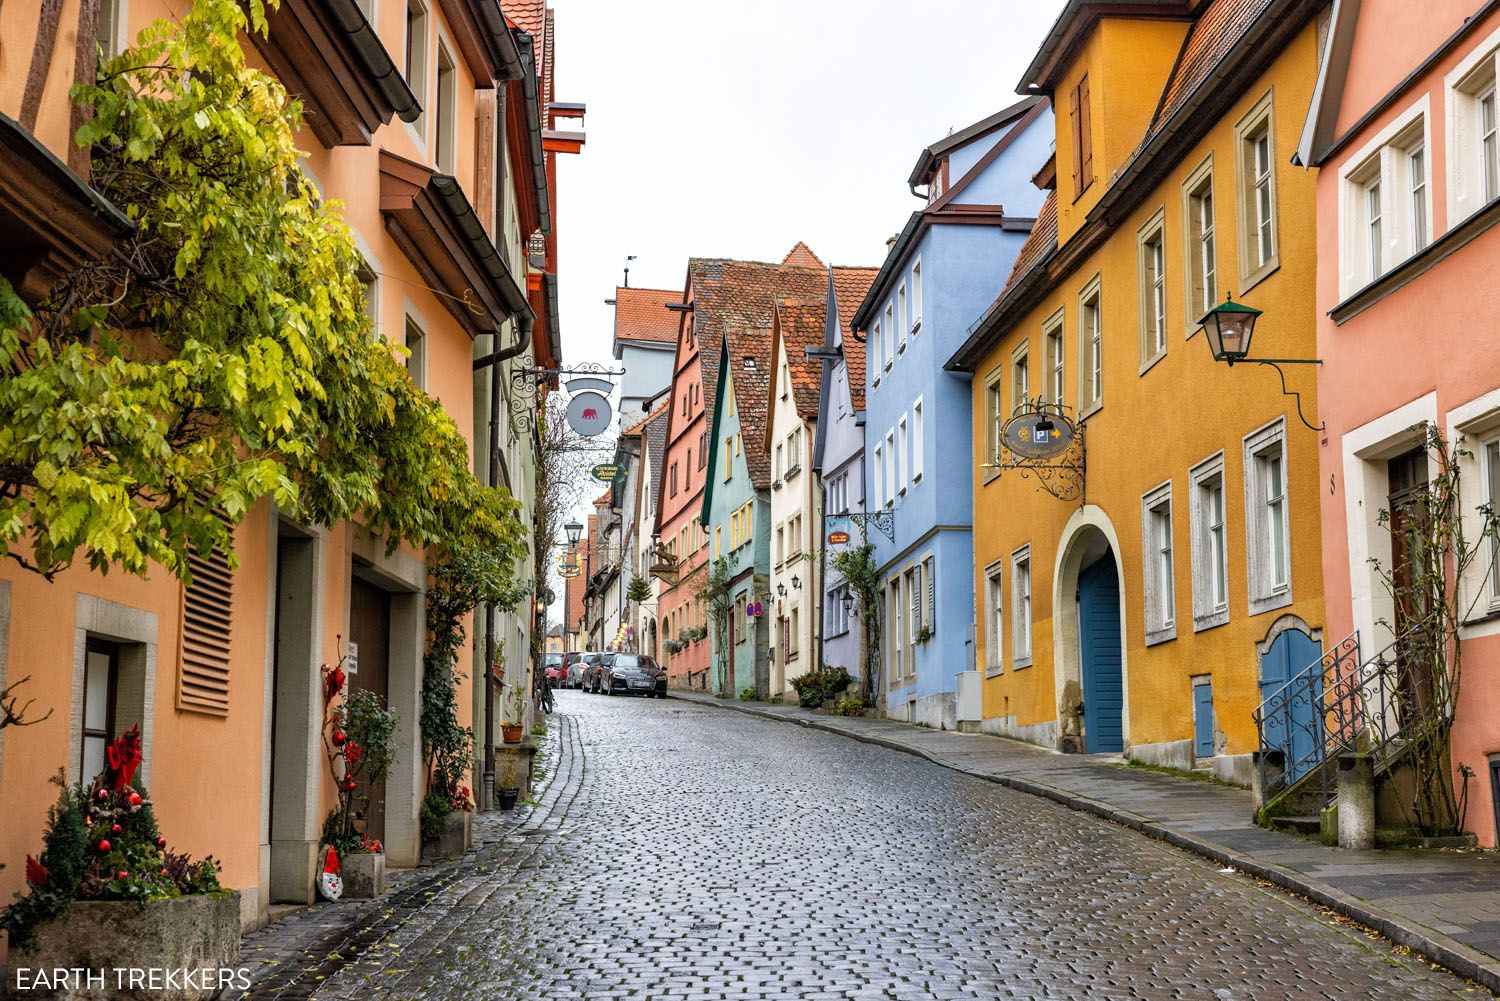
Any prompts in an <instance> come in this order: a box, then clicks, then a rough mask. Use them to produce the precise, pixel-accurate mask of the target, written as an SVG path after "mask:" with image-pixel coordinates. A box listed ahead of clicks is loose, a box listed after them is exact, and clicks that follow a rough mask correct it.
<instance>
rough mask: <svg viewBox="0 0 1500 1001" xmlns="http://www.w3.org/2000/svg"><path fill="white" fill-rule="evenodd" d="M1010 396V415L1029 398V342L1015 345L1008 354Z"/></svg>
mask: <svg viewBox="0 0 1500 1001" xmlns="http://www.w3.org/2000/svg"><path fill="white" fill-rule="evenodd" d="M1010 395H1011V399H1012V400H1013V401H1014V402H1013V403H1012V404H1011V408H1010V410H1011V413H1013V414H1014V413H1015V412H1016V411H1017V410H1018V409H1020V408H1021V407H1022V406H1024V405H1025V403H1026V401H1027V400H1029V399H1030V398H1031V341H1030V340H1029V339H1028V340H1024V341H1022V342H1021V343H1020V344H1017V345H1016V347H1015V350H1013V351H1011V353H1010Z"/></svg>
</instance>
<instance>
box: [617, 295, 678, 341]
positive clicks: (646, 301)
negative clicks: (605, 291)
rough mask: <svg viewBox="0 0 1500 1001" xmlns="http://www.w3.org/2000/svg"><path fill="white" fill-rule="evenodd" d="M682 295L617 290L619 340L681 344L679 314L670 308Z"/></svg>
mask: <svg viewBox="0 0 1500 1001" xmlns="http://www.w3.org/2000/svg"><path fill="white" fill-rule="evenodd" d="M681 301H682V293H681V292H680V291H679V292H672V291H669V290H667V289H659V288H624V287H623V286H617V287H616V288H615V340H616V341H658V342H661V343H665V344H675V343H676V342H677V317H678V314H677V313H674V312H672V311H671V310H670V309H668V308H667V303H669V302H681Z"/></svg>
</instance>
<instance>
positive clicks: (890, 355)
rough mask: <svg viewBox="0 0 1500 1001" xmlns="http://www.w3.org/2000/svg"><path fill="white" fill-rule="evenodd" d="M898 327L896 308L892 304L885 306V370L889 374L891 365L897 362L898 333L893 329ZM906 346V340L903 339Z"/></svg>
mask: <svg viewBox="0 0 1500 1001" xmlns="http://www.w3.org/2000/svg"><path fill="white" fill-rule="evenodd" d="M895 326H896V308H895V306H893V305H892V304H891V303H890V302H887V303H886V304H885V370H886V371H887V372H889V371H890V370H891V365H893V364H894V363H895V361H896V349H895V338H896V332H895V330H893V329H892V328H893V327H895ZM902 344H903V345H904V344H905V338H904V337H903V338H902Z"/></svg>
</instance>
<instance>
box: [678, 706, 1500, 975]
mask: <svg viewBox="0 0 1500 1001" xmlns="http://www.w3.org/2000/svg"><path fill="white" fill-rule="evenodd" d="M668 694H669V695H671V696H672V697H673V698H675V699H681V700H682V701H683V702H691V703H693V704H695V705H706V706H710V707H715V708H719V709H731V710H734V711H735V712H739V713H744V714H745V715H747V716H756V717H759V718H760V719H767V720H774V721H775V722H778V723H792V724H795V725H797V726H802V727H806V728H808V729H811V730H822V731H823V732H825V733H832V734H837V735H838V736H840V737H849V738H852V739H854V740H857V741H860V742H861V743H865V744H874V745H877V746H879V747H884V748H888V749H890V750H892V751H900V752H902V753H904V754H911V755H914V756H916V757H918V758H922V759H923V760H925V761H928V762H930V763H932V764H934V765H938V766H939V767H942V768H947V769H949V770H950V771H955V772H959V773H961V774H964V775H969V776H972V777H974V778H977V779H983V780H984V781H986V782H993V783H996V784H997V785H1001V786H1004V787H1005V788H1007V789H1014V790H1016V791H1017V792H1024V793H1028V794H1030V795H1032V796H1039V797H1041V798H1043V799H1048V800H1051V801H1052V802H1054V803H1058V804H1060V805H1062V806H1065V807H1067V808H1069V809H1070V810H1077V811H1079V812H1080V813H1088V814H1092V815H1093V816H1096V817H1099V818H1102V819H1104V820H1108V821H1111V822H1112V823H1116V824H1120V825H1121V826H1123V827H1128V828H1129V829H1130V830H1132V831H1136V832H1138V833H1140V834H1144V835H1146V836H1147V837H1150V838H1154V839H1156V840H1158V841H1163V842H1165V843H1167V844H1169V845H1172V846H1174V847H1177V848H1181V849H1184V850H1186V851H1190V852H1193V853H1194V854H1197V855H1201V856H1203V857H1204V858H1207V859H1211V860H1213V861H1215V862H1218V863H1219V864H1221V865H1226V866H1233V867H1234V868H1235V869H1238V870H1240V871H1241V872H1244V873H1246V874H1247V875H1250V876H1254V877H1255V878H1257V879H1263V880H1265V881H1266V882H1268V883H1273V884H1275V885H1276V886H1279V887H1281V888H1282V889H1283V890H1289V891H1291V892H1292V893H1295V894H1298V895H1299V896H1303V897H1306V898H1307V899H1308V900H1311V901H1312V902H1313V903H1316V904H1319V905H1321V906H1323V907H1326V908H1328V909H1329V910H1331V911H1333V912H1335V913H1337V914H1341V915H1343V916H1344V917H1346V918H1350V919H1352V920H1354V921H1357V922H1359V923H1360V924H1362V925H1364V926H1366V927H1367V928H1371V929H1373V930H1375V931H1377V932H1379V933H1380V934H1381V935H1384V936H1385V937H1386V938H1388V939H1390V940H1391V941H1392V942H1395V943H1396V944H1397V945H1401V946H1405V947H1406V948H1408V949H1410V950H1412V951H1413V952H1416V953H1419V954H1421V955H1422V956H1423V957H1425V958H1427V959H1429V960H1431V961H1432V962H1434V963H1436V964H1438V965H1439V966H1441V967H1443V968H1444V969H1447V970H1449V971H1451V972H1452V973H1455V974H1457V975H1458V976H1460V977H1463V978H1464V979H1466V980H1472V981H1474V982H1475V983H1476V984H1479V985H1480V986H1482V987H1484V988H1485V989H1487V990H1489V991H1490V992H1492V993H1495V994H1500V959H1496V958H1495V957H1493V956H1489V955H1486V954H1485V953H1482V952H1480V951H1479V950H1477V949H1474V948H1471V947H1470V946H1467V945H1464V944H1463V943H1462V942H1459V941H1457V940H1456V939H1453V938H1450V937H1448V936H1447V935H1444V934H1442V933H1441V932H1437V931H1434V930H1432V929H1430V928H1427V927H1426V926H1424V925H1421V924H1418V923H1417V922H1414V921H1411V920H1409V919H1407V918H1403V917H1401V916H1400V915H1397V914H1394V913H1392V912H1391V911H1388V910H1386V909H1385V908H1382V907H1377V906H1376V905H1374V904H1371V903H1369V902H1368V901H1365V900H1361V899H1360V898H1358V897H1354V896H1351V895H1349V894H1347V893H1344V892H1343V891H1342V890H1338V889H1335V888H1334V887H1332V886H1329V885H1328V884H1327V883H1324V882H1323V881H1322V880H1318V879H1313V878H1311V877H1309V876H1305V875H1303V874H1302V873H1300V872H1296V871H1294V870H1291V869H1285V868H1283V867H1281V866H1279V865H1273V864H1270V863H1267V862H1262V861H1260V860H1258V859H1256V858H1255V857H1254V856H1251V855H1245V854H1243V853H1241V852H1237V851H1235V850H1233V849H1231V848H1226V847H1225V846H1223V845H1221V844H1218V843H1217V842H1213V841H1208V840H1205V839H1203V838H1198V837H1195V836H1193V835H1191V834H1187V833H1184V832H1182V831H1179V830H1177V829H1176V828H1173V827H1168V826H1167V825H1165V824H1161V823H1158V822H1157V821H1154V820H1151V819H1150V818H1148V817H1143V816H1141V815H1140V814H1138V813H1132V812H1130V811H1129V810H1122V809H1120V808H1119V807H1115V806H1111V805H1110V804H1108V803H1104V802H1101V801H1099V800H1096V799H1090V798H1089V797H1087V796H1079V795H1077V794H1075V793H1070V792H1067V791H1065V790H1062V789H1058V788H1056V787H1055V786H1049V785H1045V784H1043V783H1041V782H1036V781H1033V780H1031V779H1024V778H1019V777H1016V776H1010V775H995V774H992V773H989V772H982V771H978V770H976V769H973V768H966V767H964V766H963V765H956V764H953V763H952V762H950V761H948V760H947V759H945V758H943V757H942V756H941V755H938V754H934V753H932V752H931V751H926V750H923V749H922V748H920V747H915V746H913V745H911V744H908V743H906V742H904V741H901V740H892V739H891V738H888V737H880V736H876V735H875V734H868V733H857V732H855V731H852V730H849V729H846V728H844V727H840V726H836V725H833V724H831V723H825V722H823V721H822V720H817V719H802V718H800V717H795V716H783V715H781V714H780V713H776V712H771V711H769V710H766V709H761V708H759V707H757V706H753V705H740V704H737V703H734V702H729V701H720V700H718V699H700V698H694V697H684V696H683V695H682V694H680V693H678V692H669V693H668Z"/></svg>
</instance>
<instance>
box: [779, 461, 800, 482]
mask: <svg viewBox="0 0 1500 1001" xmlns="http://www.w3.org/2000/svg"><path fill="white" fill-rule="evenodd" d="M801 472H802V464H801V463H798V464H797V465H795V466H793V467H792V468H791V469H788V470H787V471H786V472H785V473H783V474H782V479H784V480H786V481H787V482H788V483H790V482H791V480H792V477H794V476H797V475H798V474H800V473H801Z"/></svg>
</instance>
